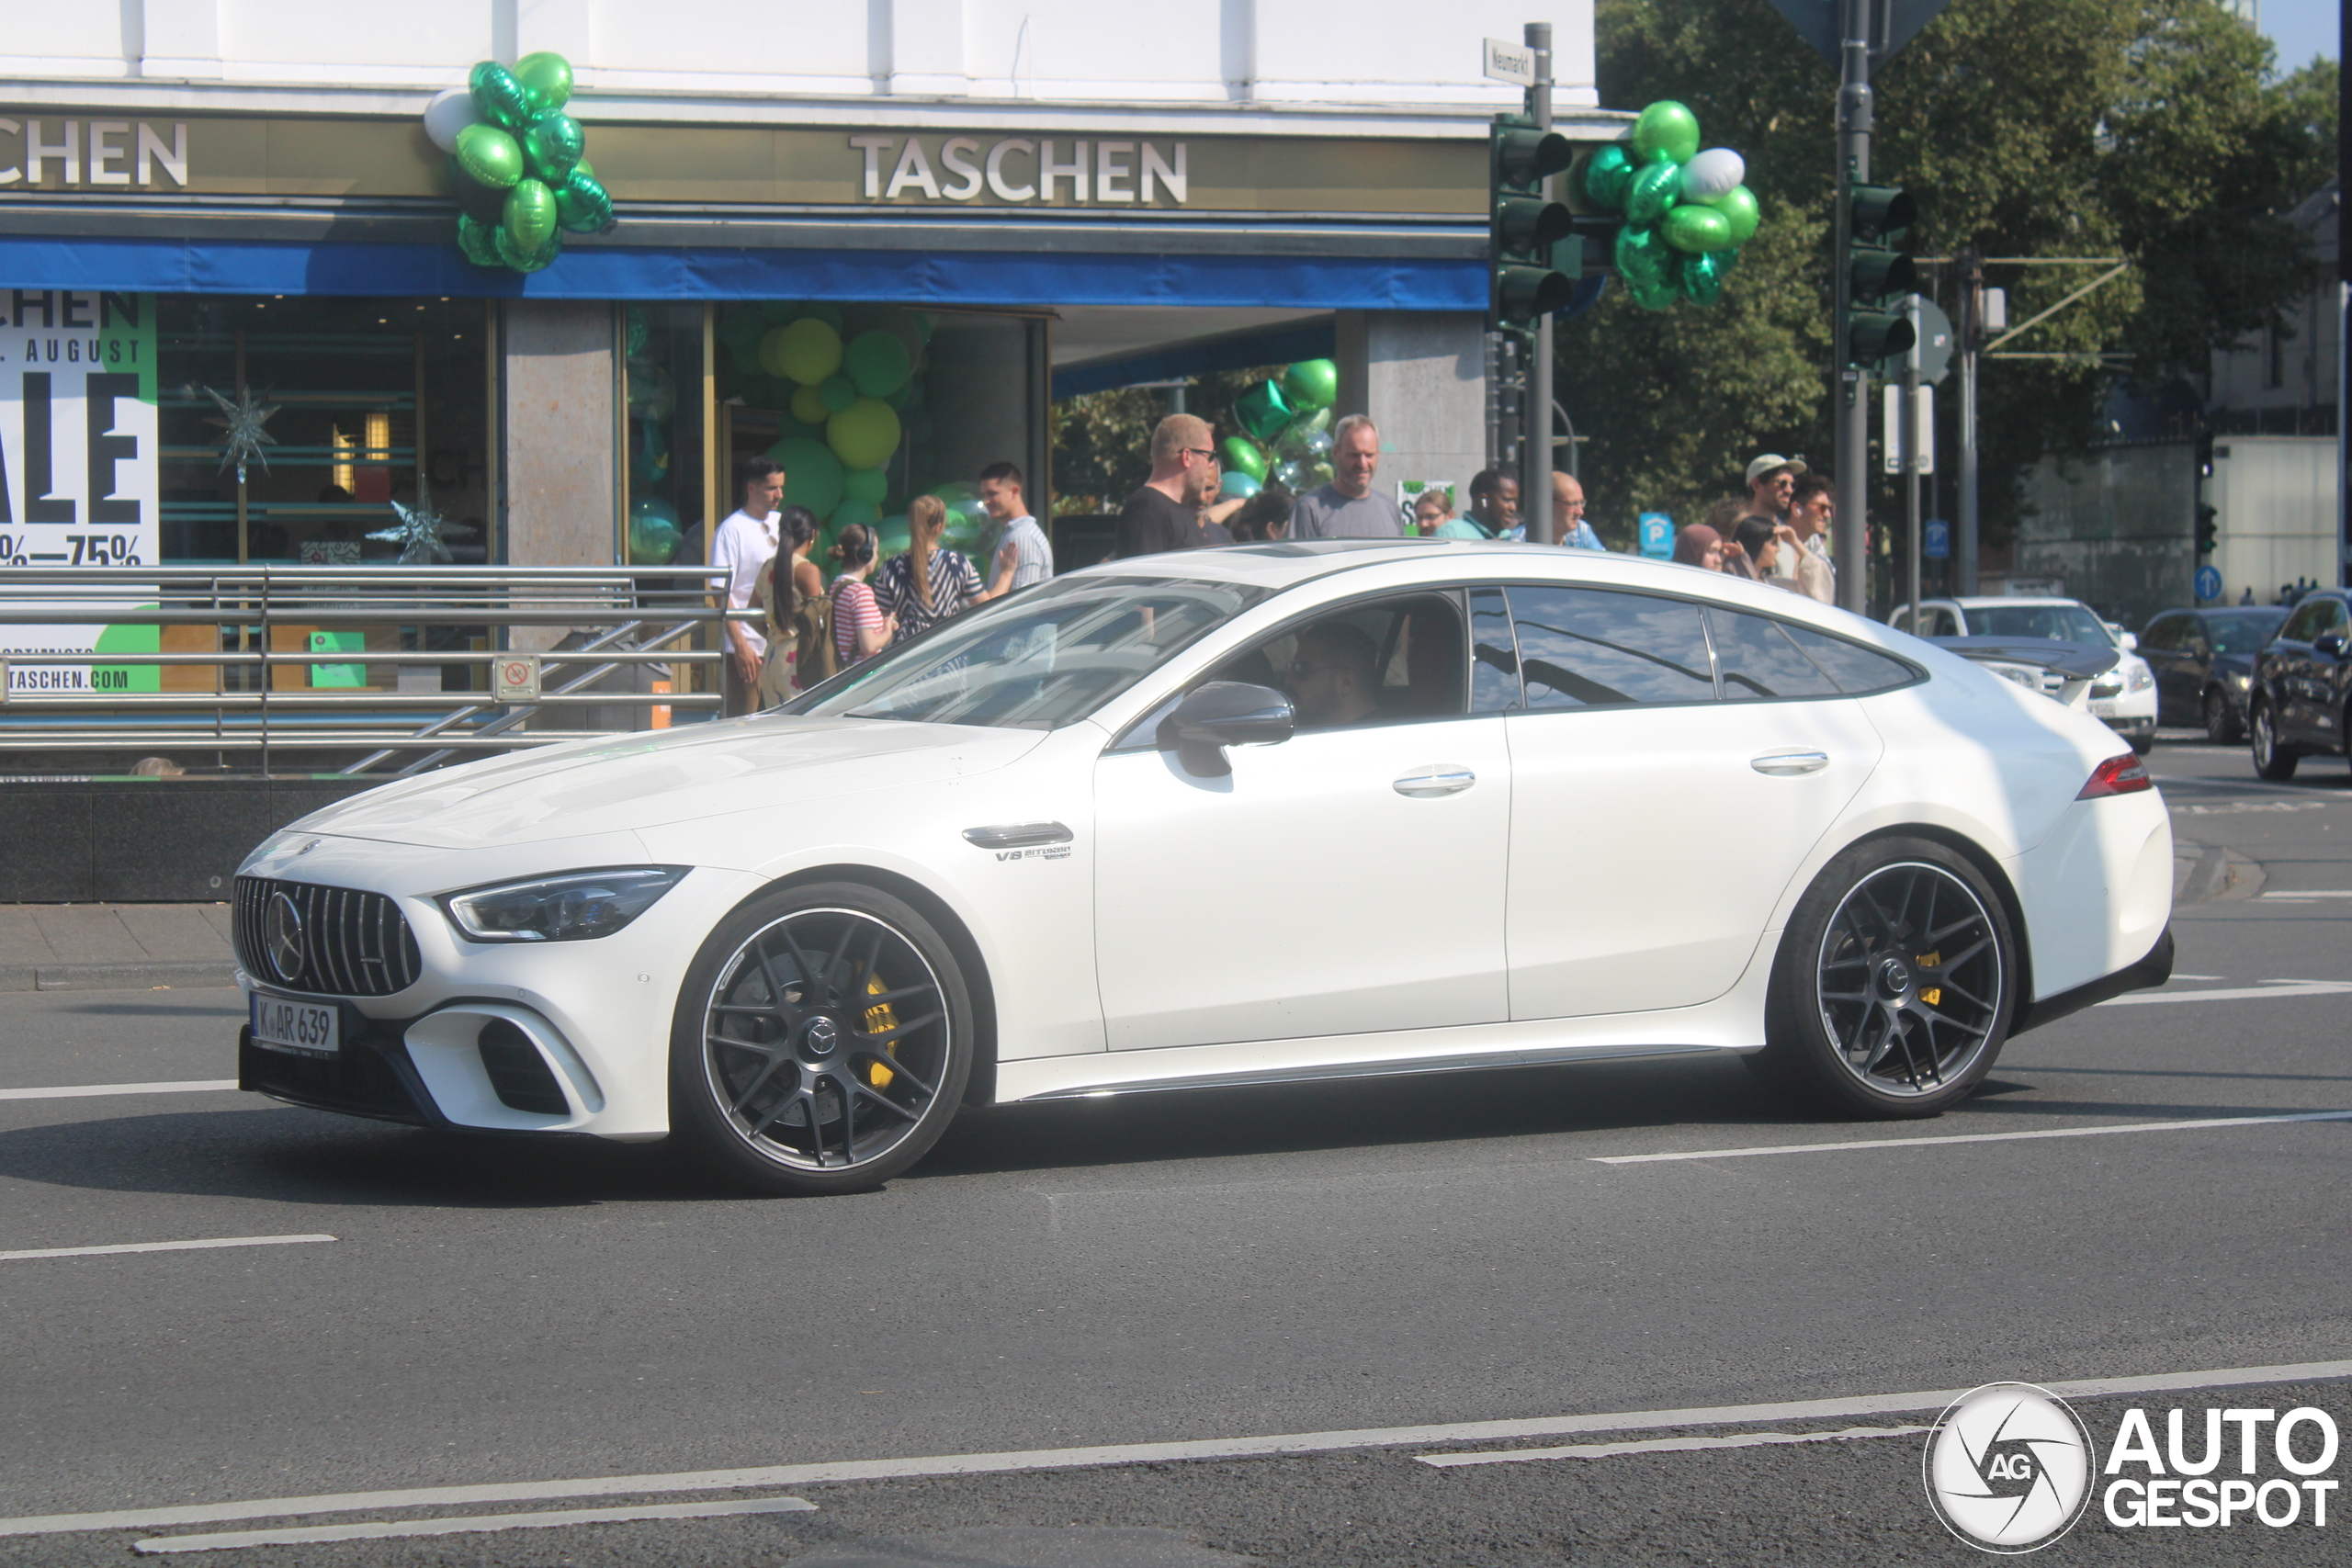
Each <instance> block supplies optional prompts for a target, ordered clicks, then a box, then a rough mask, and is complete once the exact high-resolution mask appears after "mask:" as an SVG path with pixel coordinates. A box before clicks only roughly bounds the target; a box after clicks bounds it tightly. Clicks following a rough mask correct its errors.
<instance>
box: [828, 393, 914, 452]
mask: <svg viewBox="0 0 2352 1568" xmlns="http://www.w3.org/2000/svg"><path fill="white" fill-rule="evenodd" d="M901 434H904V432H903V431H902V429H901V427H900V426H899V415H898V411H896V410H895V409H893V408H891V406H890V405H889V404H888V403H886V402H884V401H883V400H881V399H879V398H860V399H858V400H857V401H855V402H854V403H852V404H850V406H849V407H847V408H845V409H843V410H842V411H841V412H839V413H837V414H835V415H833V417H832V418H831V419H829V420H827V421H826V422H825V444H826V445H827V446H831V448H832V449H833V453H834V455H835V456H836V457H840V458H841V460H842V462H843V463H844V464H846V465H848V466H849V467H850V468H880V467H881V466H882V465H883V464H885V463H887V462H888V461H889V460H890V454H892V453H893V452H896V451H897V450H898V449H899V437H900V435H901Z"/></svg>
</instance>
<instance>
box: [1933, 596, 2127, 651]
mask: <svg viewBox="0 0 2352 1568" xmlns="http://www.w3.org/2000/svg"><path fill="white" fill-rule="evenodd" d="M1968 629H1969V631H1970V632H1971V633H1973V634H1974V635H1975V636H1977V637H2048V638H2049V639H2050V640H2051V641H2052V642H2086V643H2088V644H2090V645H2091V646H2092V647H2093V648H2113V647H2114V646H2115V639H2114V638H2113V637H2109V635H2108V632H2107V627H2106V626H2105V625H2104V624H2103V623H2102V622H2101V621H2100V620H2099V618H2098V616H2097V615H2092V614H2091V613H2090V612H2089V611H2088V610H2086V609H2085V608H2083V606H2081V605H2080V604H1972V605H1970V606H1969V610H1968Z"/></svg>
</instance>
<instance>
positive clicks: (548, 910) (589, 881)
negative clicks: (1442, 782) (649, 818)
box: [440, 865, 692, 942]
mask: <svg viewBox="0 0 2352 1568" xmlns="http://www.w3.org/2000/svg"><path fill="white" fill-rule="evenodd" d="M691 869H692V868H691V867H688V866H683V865H628V866H609V867H606V868H605V869H603V870H600V871H574V872H567V873H565V874H563V875H561V876H541V877H534V878H533V879H531V880H530V881H528V882H500V883H493V884H492V885H491V886H488V887H469V888H467V889H466V890H465V891H464V892H461V893H444V894H443V895H441V898H440V904H441V909H442V912H443V913H444V914H446V915H447V916H448V917H449V923H450V924H451V925H453V926H456V927H457V928H458V931H459V932H460V933H461V934H462V935H463V936H464V937H465V939H466V940H467V941H468V942H588V941H591V940H593V939H594V938H596V937H600V936H610V935H612V934H613V933H614V932H615V931H619V930H620V929H621V928H622V927H623V926H626V925H628V923H629V922H630V921H631V920H633V919H637V917H638V916H639V915H641V914H643V913H645V911H646V910H648V909H650V908H652V907H653V905H654V902H655V901H656V900H657V899H659V898H660V897H662V895H663V894H664V893H667V892H668V891H670V889H671V888H673V887H675V886H677V885H678V884H679V882H680V881H682V880H683V879H684V876H685V874H686V873H687V872H688V871H689V870H691Z"/></svg>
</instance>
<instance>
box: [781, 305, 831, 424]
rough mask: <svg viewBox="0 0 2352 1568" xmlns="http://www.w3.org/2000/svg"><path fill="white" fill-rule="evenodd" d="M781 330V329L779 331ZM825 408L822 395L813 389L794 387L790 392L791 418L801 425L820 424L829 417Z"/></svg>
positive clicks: (829, 410)
mask: <svg viewBox="0 0 2352 1568" xmlns="http://www.w3.org/2000/svg"><path fill="white" fill-rule="evenodd" d="M779 330H781V329H779ZM831 414H832V411H831V409H828V408H827V407H826V406H825V399H824V394H823V393H822V392H820V390H819V389H817V388H815V387H796V388H794V389H793V391H792V417H793V418H795V419H797V420H798V421H799V422H800V423H803V424H822V423H825V421H826V420H827V419H829V418H830V417H831Z"/></svg>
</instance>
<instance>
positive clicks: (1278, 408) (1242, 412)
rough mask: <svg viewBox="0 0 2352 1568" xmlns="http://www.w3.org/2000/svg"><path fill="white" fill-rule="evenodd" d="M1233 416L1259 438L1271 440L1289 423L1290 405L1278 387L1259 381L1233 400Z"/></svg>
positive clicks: (1270, 382) (1242, 426) (1268, 382)
mask: <svg viewBox="0 0 2352 1568" xmlns="http://www.w3.org/2000/svg"><path fill="white" fill-rule="evenodd" d="M1233 417H1234V418H1235V420H1237V421H1238V422H1239V423H1240V425H1241V428H1242V429H1244V430H1246V431H1248V432H1249V433H1250V434H1252V435H1254V436H1256V437H1257V438H1258V439H1259V440H1261V441H1272V439H1273V438H1274V437H1275V436H1277V435H1280V434H1282V433H1283V426H1284V425H1286V424H1288V423H1290V418H1291V406H1290V404H1289V403H1288V402H1287V401H1286V400H1284V399H1283V389H1281V388H1280V387H1277V386H1275V385H1274V384H1273V383H1272V381H1261V382H1259V383H1258V384H1257V385H1256V386H1254V387H1251V388H1250V389H1249V390H1248V391H1246V392H1244V393H1242V394H1241V395H1240V396H1239V397H1238V398H1236V399H1234V400H1233Z"/></svg>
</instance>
